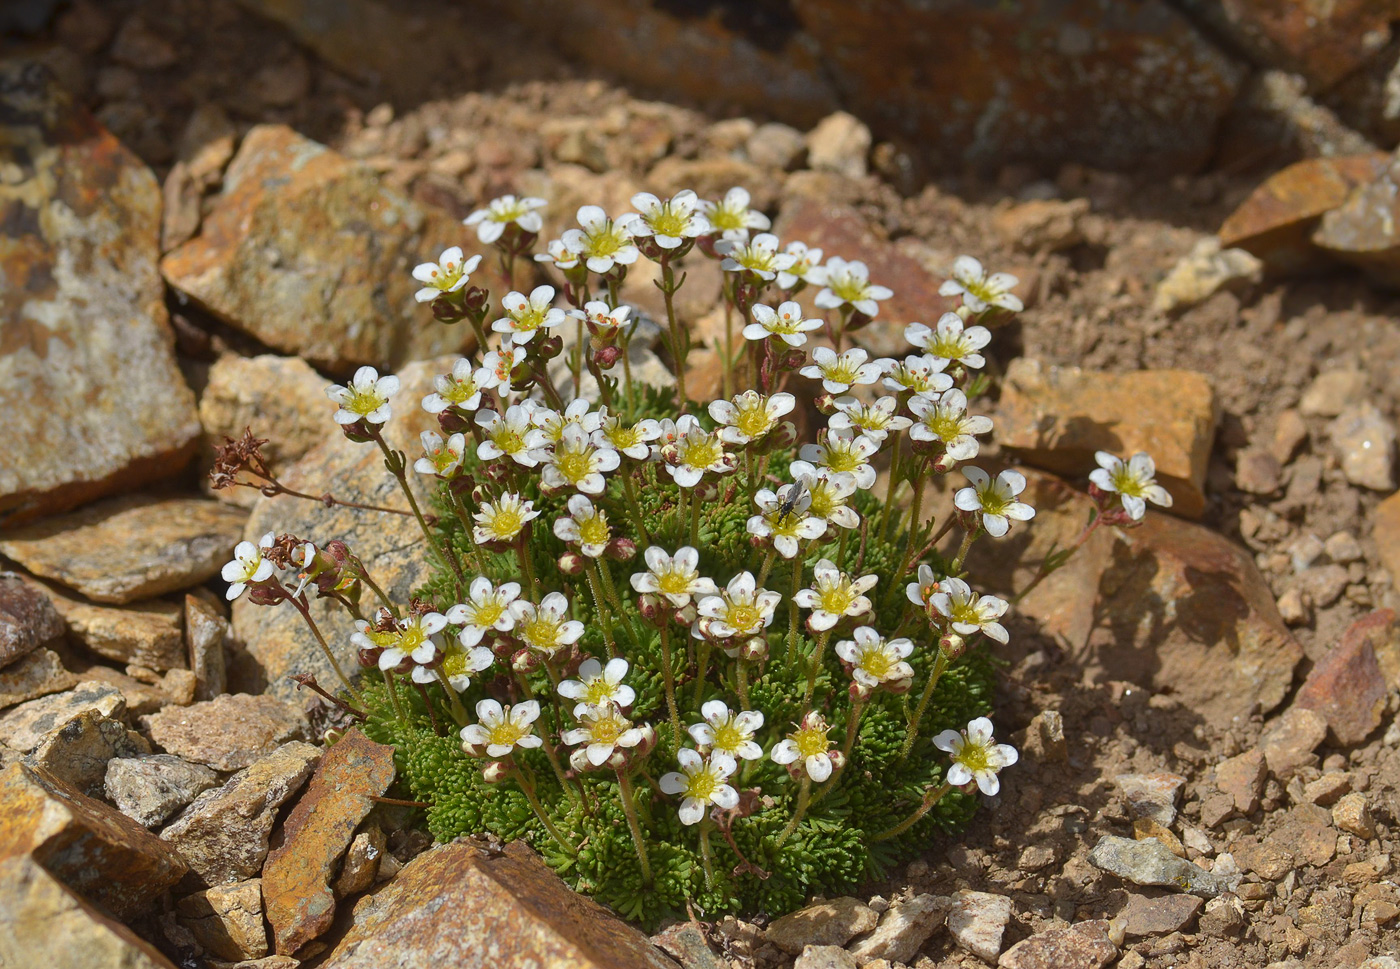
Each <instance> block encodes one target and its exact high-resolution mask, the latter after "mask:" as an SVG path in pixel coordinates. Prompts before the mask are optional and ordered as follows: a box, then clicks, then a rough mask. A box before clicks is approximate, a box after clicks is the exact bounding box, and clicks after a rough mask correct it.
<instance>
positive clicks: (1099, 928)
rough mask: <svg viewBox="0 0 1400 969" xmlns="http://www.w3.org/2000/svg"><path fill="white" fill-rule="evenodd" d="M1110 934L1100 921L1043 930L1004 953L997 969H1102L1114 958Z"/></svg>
mask: <svg viewBox="0 0 1400 969" xmlns="http://www.w3.org/2000/svg"><path fill="white" fill-rule="evenodd" d="M1111 931H1112V926H1111V925H1110V924H1109V922H1107V921H1106V920H1104V919H1095V920H1094V921H1091V922H1080V923H1078V924H1077V925H1071V926H1068V927H1066V928H1061V929H1046V930H1045V931H1044V932H1039V933H1037V934H1035V935H1033V936H1031V937H1030V938H1029V939H1022V940H1021V941H1020V942H1017V943H1016V944H1015V945H1014V946H1012V947H1011V948H1010V949H1007V950H1006V951H1005V952H1004V953H1002V956H1001V958H1000V959H999V960H998V961H997V965H998V966H999V967H1000V969H1102V967H1103V966H1106V965H1108V964H1109V963H1110V962H1112V961H1113V960H1114V959H1117V958H1118V946H1117V945H1115V944H1114V942H1113V939H1112V938H1111V937H1110V933H1111Z"/></svg>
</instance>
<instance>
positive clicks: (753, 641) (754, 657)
mask: <svg viewBox="0 0 1400 969" xmlns="http://www.w3.org/2000/svg"><path fill="white" fill-rule="evenodd" d="M739 655H740V656H741V657H742V658H743V659H745V660H747V661H748V662H750V663H762V662H763V661H765V660H766V659H768V640H767V639H765V638H764V637H762V636H750V637H749V638H748V639H746V640H744V645H743V646H742V647H741V648H740V652H739Z"/></svg>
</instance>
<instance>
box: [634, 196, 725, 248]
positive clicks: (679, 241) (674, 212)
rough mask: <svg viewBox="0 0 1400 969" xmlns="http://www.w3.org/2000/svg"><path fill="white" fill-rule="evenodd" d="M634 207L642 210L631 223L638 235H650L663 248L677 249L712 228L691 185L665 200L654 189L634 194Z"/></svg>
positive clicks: (639, 236)
mask: <svg viewBox="0 0 1400 969" xmlns="http://www.w3.org/2000/svg"><path fill="white" fill-rule="evenodd" d="M632 207H633V208H634V209H636V210H637V211H638V213H639V215H638V218H637V221H635V222H632V223H630V224H629V226H628V228H629V229H631V231H632V235H633V237H634V238H645V237H647V236H650V237H651V238H652V240H653V241H654V242H655V243H656V244H657V245H658V246H660V247H661V248H662V249H677V248H679V247H680V246H682V245H684V244H685V243H686V241H687V240H689V239H694V238H696V237H698V236H702V235H706V234H707V233H709V232H710V220H709V219H707V218H705V214H704V213H703V212H701V211H700V199H699V198H697V197H696V195H695V193H694V192H692V191H691V190H690V189H688V188H687V189H685V190H683V191H680V192H677V193H676V194H675V195H673V196H671V197H670V198H668V199H667V200H666V201H664V202H663V201H661V199H659V198H657V197H656V196H655V195H652V194H651V193H650V192H638V193H637V194H636V195H634V196H632Z"/></svg>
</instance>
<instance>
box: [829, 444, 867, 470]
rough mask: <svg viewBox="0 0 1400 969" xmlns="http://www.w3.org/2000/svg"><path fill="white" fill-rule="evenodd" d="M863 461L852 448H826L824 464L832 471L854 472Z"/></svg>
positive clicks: (858, 453)
mask: <svg viewBox="0 0 1400 969" xmlns="http://www.w3.org/2000/svg"><path fill="white" fill-rule="evenodd" d="M864 463H865V458H863V457H861V454H860V452H859V451H857V450H855V449H854V448H852V449H850V450H847V449H845V448H841V449H839V450H837V449H828V450H827V452H826V466H827V467H828V468H830V469H831V470H832V471H850V472H854V471H855V470H856V469H857V468H859V467H860V466H861V465H862V464H864Z"/></svg>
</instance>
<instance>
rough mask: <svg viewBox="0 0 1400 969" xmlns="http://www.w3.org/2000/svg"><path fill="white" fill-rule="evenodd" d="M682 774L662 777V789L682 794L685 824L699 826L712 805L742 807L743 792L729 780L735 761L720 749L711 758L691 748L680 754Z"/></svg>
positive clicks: (677, 758) (682, 819) (675, 773)
mask: <svg viewBox="0 0 1400 969" xmlns="http://www.w3.org/2000/svg"><path fill="white" fill-rule="evenodd" d="M676 761H677V763H678V764H679V766H680V770H679V771H671V772H670V773H669V774H662V775H661V780H660V781H658V782H657V783H658V786H659V787H660V788H661V790H662V792H663V793H665V794H671V795H680V797H681V809H680V818H681V824H699V823H700V821H701V820H702V819H703V818H704V817H705V810H706V809H707V808H708V807H709V806H710V805H711V804H713V805H715V806H716V807H720V808H724V809H725V810H728V809H729V808H732V807H737V806H738V804H739V792H738V791H736V790H734V788H733V787H731V786H730V785H729V784H728V783H727V781H728V780H729V775H731V774H733V773H734V769H735V764H734V758H733V757H730V756H729V755H728V754H726V753H722V752H720V751H718V750H716V751H712V752H711V753H710V756H709V758H708V759H706V758H703V757H701V756H700V754H699V753H698V752H696V751H694V750H691V749H690V748H689V747H686V748H683V749H682V750H679V751H677V752H676Z"/></svg>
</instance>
